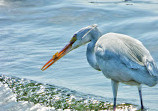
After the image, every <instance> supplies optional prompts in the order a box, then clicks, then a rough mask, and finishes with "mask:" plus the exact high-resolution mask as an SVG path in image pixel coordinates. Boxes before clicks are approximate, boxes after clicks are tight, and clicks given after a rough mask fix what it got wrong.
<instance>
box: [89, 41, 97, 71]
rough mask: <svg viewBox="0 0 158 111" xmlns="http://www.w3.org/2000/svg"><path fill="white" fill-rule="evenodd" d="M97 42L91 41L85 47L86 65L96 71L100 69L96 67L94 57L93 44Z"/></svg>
mask: <svg viewBox="0 0 158 111" xmlns="http://www.w3.org/2000/svg"><path fill="white" fill-rule="evenodd" d="M96 42H97V40H92V41H91V42H90V43H89V44H88V47H87V53H86V55H87V61H88V63H89V64H90V65H91V66H92V67H93V68H94V69H96V70H99V71H100V68H99V66H98V63H97V60H96V57H95V53H94V47H95V43H96Z"/></svg>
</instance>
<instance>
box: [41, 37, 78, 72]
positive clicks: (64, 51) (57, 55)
mask: <svg viewBox="0 0 158 111" xmlns="http://www.w3.org/2000/svg"><path fill="white" fill-rule="evenodd" d="M76 40H77V38H76V34H75V35H74V36H73V37H72V39H71V40H70V42H69V44H67V45H66V46H65V47H64V48H63V49H62V50H61V51H60V52H57V53H55V54H54V55H53V57H52V58H51V59H50V60H49V61H48V62H47V63H46V64H45V65H44V66H43V67H42V68H41V70H42V71H44V70H46V69H47V68H48V67H50V66H51V65H52V64H54V63H55V62H56V61H57V60H59V59H60V58H62V57H63V56H64V55H66V54H67V53H69V52H70V51H71V50H72V49H71V48H72V44H73V43H74V42H75V41H76Z"/></svg>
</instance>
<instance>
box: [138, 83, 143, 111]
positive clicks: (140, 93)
mask: <svg viewBox="0 0 158 111" xmlns="http://www.w3.org/2000/svg"><path fill="white" fill-rule="evenodd" d="M141 88H142V87H141V85H140V86H138V91H139V97H140V103H141V109H144V106H143V98H142V90H141Z"/></svg>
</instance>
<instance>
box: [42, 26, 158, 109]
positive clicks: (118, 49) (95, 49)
mask: <svg viewBox="0 0 158 111" xmlns="http://www.w3.org/2000/svg"><path fill="white" fill-rule="evenodd" d="M86 43H89V44H88V47H87V53H86V54H87V60H88V62H89V64H90V65H91V66H92V67H93V68H94V69H96V70H98V71H102V72H103V74H104V75H105V76H106V77H107V78H109V79H111V83H112V90H113V96H114V97H113V98H114V105H113V109H114V110H115V109H116V98H117V90H118V83H119V82H122V83H125V84H128V85H136V86H138V91H139V96H140V102H141V109H144V106H143V100H142V93H141V84H145V85H147V86H154V85H156V84H157V83H158V69H157V67H156V64H155V62H154V60H153V58H152V56H151V55H150V53H149V51H148V50H147V49H146V48H145V47H144V46H143V44H142V43H141V42H140V41H138V40H136V39H134V38H132V37H130V36H127V35H124V34H118V33H107V34H104V35H101V33H100V31H99V30H98V28H97V25H91V26H88V27H84V28H82V29H81V30H79V31H77V32H76V33H75V34H74V35H73V37H72V39H71V40H70V42H69V44H68V45H66V46H65V47H64V48H63V49H62V50H61V51H60V52H59V53H58V52H57V53H56V54H54V55H53V58H52V59H50V60H49V61H48V62H47V63H46V64H45V65H44V66H43V67H42V69H41V70H43V71H44V70H45V69H47V68H48V67H49V66H51V65H52V64H53V63H55V62H56V61H57V60H59V59H60V58H61V57H63V56H64V55H66V54H67V53H69V52H70V51H72V50H73V49H76V48H77V47H79V46H81V45H84V44H86Z"/></svg>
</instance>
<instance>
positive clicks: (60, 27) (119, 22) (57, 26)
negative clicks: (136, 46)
mask: <svg viewBox="0 0 158 111" xmlns="http://www.w3.org/2000/svg"><path fill="white" fill-rule="evenodd" d="M91 24H98V28H99V29H100V31H101V32H102V33H103V34H104V33H107V32H117V33H123V34H127V35H130V36H132V37H134V38H137V39H139V40H140V41H142V42H143V44H144V45H145V46H146V47H147V49H148V50H149V51H150V52H151V55H152V56H153V58H154V59H155V62H156V64H157V65H158V1H157V0H132V1H127V2H124V1H122V0H65V1H63V0H56V1H55V0H0V74H2V75H4V77H5V78H7V77H10V78H11V80H13V78H12V77H18V78H19V81H22V80H23V78H25V80H26V81H27V80H28V81H29V83H33V86H30V87H36V85H35V83H34V81H36V84H40V83H41V84H43V85H42V87H50V86H49V85H54V86H55V87H58V86H60V89H62V90H64V91H65V90H66V89H67V88H68V89H70V91H74V90H75V91H77V95H75V96H83V97H84V95H85V94H92V95H91V97H92V98H93V97H96V100H98V101H103V102H106V101H108V102H109V103H110V102H112V97H113V96H112V91H111V82H110V80H108V79H106V78H105V77H104V76H103V74H102V73H101V72H98V71H95V70H94V69H93V68H91V67H90V66H89V64H88V62H87V60H86V45H85V46H82V47H80V48H78V49H76V50H74V51H72V52H71V53H69V54H68V55H66V56H64V58H62V59H61V60H60V61H58V62H57V63H56V64H54V65H53V66H52V67H50V68H49V69H47V70H46V71H44V72H42V71H41V70H40V69H41V67H42V66H43V65H44V64H45V62H47V60H49V59H50V58H51V57H52V55H53V54H54V53H56V52H57V51H59V50H60V49H62V48H63V47H64V46H65V45H66V44H67V42H68V41H69V40H70V38H71V37H72V35H73V34H74V32H76V31H77V30H79V29H80V28H82V27H85V26H88V25H91ZM30 80H34V81H30ZM8 81H10V80H8ZM44 84H49V85H48V86H47V85H44ZM3 85H4V86H3ZM5 85H9V84H8V83H7V82H4V81H3V82H2V84H1V86H2V87H1V89H2V90H1V91H0V94H1V97H0V99H1V100H3V99H4V100H6V99H7V98H9V97H10V96H15V99H18V98H17V95H18V94H17V92H14V89H12V88H16V87H21V86H20V84H17V86H15V87H10V86H9V87H10V89H11V90H10V93H9V94H10V95H8V96H7V95H5V94H6V93H5V91H6V92H8V90H9V89H7V87H5ZM63 87H64V88H66V89H64V88H63ZM36 88H37V89H38V87H36ZM51 88H53V86H51ZM29 90H30V89H29ZM66 91H67V90H66ZM12 92H13V93H14V94H12ZM37 92H38V91H35V92H34V91H32V90H31V91H30V93H29V94H30V95H32V96H33V95H34V93H35V95H37V94H38V93H37ZM48 92H49V93H53V92H51V90H50V91H48ZM79 92H80V93H83V95H82V94H81V95H80V93H79ZM21 93H24V92H23V89H22V92H21ZM59 94H62V93H59ZM64 94H65V93H64ZM94 95H95V96H94ZM32 96H31V97H32ZM47 96H48V95H47ZM49 96H52V95H49ZM4 97H5V98H4ZM43 97H46V96H45V95H43ZM87 97H88V96H86V98H87ZM97 97H98V98H97ZM21 98H25V95H24V96H23V95H22V97H21ZM101 98H102V100H100V99H101ZM46 99H48V98H47V97H46ZM143 99H144V105H145V107H146V108H147V109H148V110H151V111H154V110H155V111H156V110H157V109H158V106H157V103H158V86H155V87H152V88H150V87H147V86H143ZM44 100H45V98H44ZM48 100H49V99H48ZM90 100H91V99H90ZM20 101H21V100H20ZM26 101H28V99H26ZM3 102H4V101H2V102H1V106H2V105H3V104H5V102H4V103H3ZM47 102H48V101H47ZM18 103H20V102H18ZM37 103H40V102H39V101H38V102H37ZM122 103H130V104H133V105H136V106H137V105H138V107H139V105H140V103H139V96H138V92H137V88H136V87H132V86H127V85H124V84H120V87H119V91H118V104H122ZM8 104H9V103H8ZM13 104H16V103H13V102H12V105H13ZM12 105H10V106H9V105H8V107H6V109H5V107H3V108H4V109H5V110H7V109H10V110H12ZM36 105H37V104H36ZM36 105H34V104H32V102H31V103H30V105H28V106H27V105H26V109H28V108H30V110H33V108H35V107H38V106H36ZM47 106H48V107H49V108H50V107H51V106H50V105H47V104H45V103H44V106H43V107H42V106H41V109H42V108H43V110H48V109H47V108H48V107H47ZM17 107H18V106H17ZM45 107H47V108H45ZM19 108H22V107H20V106H19ZM31 108H32V109H31ZM21 110H23V109H21ZM28 110H29V109H28ZM35 110H36V109H35ZM52 110H53V109H52Z"/></svg>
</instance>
